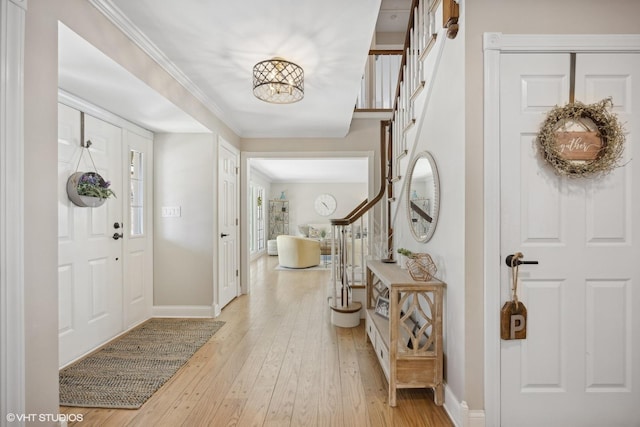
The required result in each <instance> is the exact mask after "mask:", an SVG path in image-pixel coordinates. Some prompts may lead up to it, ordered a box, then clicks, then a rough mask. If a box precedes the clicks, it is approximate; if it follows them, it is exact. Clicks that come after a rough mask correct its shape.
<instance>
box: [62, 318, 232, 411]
mask: <svg viewBox="0 0 640 427" xmlns="http://www.w3.org/2000/svg"><path fill="white" fill-rule="evenodd" d="M222 325H224V322H220V321H216V320H212V319H151V320H149V321H148V322H145V323H143V324H142V325H140V326H138V327H136V328H135V329H133V330H131V331H130V332H128V333H127V334H125V335H123V336H122V337H120V338H118V339H116V340H115V341H113V342H111V343H109V344H107V345H106V346H105V347H103V348H102V349H100V350H98V351H97V352H95V353H93V354H90V355H89V356H87V357H85V358H84V359H81V360H79V361H78V362H76V363H74V364H73V365H71V366H69V367H67V368H64V369H63V370H61V371H60V405H62V406H81V407H95V408H126V409H137V408H139V407H141V406H142V404H143V403H144V402H145V401H146V400H147V399H149V397H151V395H152V394H153V393H154V392H155V391H156V390H158V389H159V388H160V387H161V386H162V384H164V383H165V382H166V381H167V380H168V379H169V378H171V376H173V374H175V373H176V371H177V370H178V369H179V368H180V367H181V366H182V365H183V364H184V363H186V362H187V360H189V358H190V357H191V356H192V355H193V354H194V353H195V352H196V351H197V350H198V349H199V348H200V347H201V346H202V345H203V344H204V343H206V342H207V341H208V340H209V338H211V337H212V336H213V334H215V333H216V332H217V331H218V330H219V329H220V327H222Z"/></svg>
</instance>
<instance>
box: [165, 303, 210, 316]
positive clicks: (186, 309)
mask: <svg viewBox="0 0 640 427" xmlns="http://www.w3.org/2000/svg"><path fill="white" fill-rule="evenodd" d="M153 317H215V309H214V307H212V306H210V305H155V306H153Z"/></svg>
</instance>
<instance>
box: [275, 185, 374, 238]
mask: <svg viewBox="0 0 640 427" xmlns="http://www.w3.org/2000/svg"><path fill="white" fill-rule="evenodd" d="M367 190H368V187H367V184H366V183H342V184H340V183H304V184H302V183H281V182H278V183H273V184H272V185H271V193H270V197H269V198H270V199H277V198H279V197H280V192H281V191H285V193H286V196H287V200H289V234H292V235H296V234H298V229H297V227H298V225H304V224H325V223H326V224H327V225H329V220H330V219H332V218H343V217H344V216H346V215H347V214H348V213H349V212H351V211H352V210H353V209H354V208H355V207H356V206H358V204H360V202H362V201H363V200H364V199H366V198H367ZM323 193H329V194H331V195H332V196H333V197H335V198H336V211H335V212H334V213H333V214H332V215H330V216H328V217H326V216H321V215H318V214H317V213H316V211H315V209H314V206H313V205H314V202H315V200H316V197H318V196H319V195H320V194H323Z"/></svg>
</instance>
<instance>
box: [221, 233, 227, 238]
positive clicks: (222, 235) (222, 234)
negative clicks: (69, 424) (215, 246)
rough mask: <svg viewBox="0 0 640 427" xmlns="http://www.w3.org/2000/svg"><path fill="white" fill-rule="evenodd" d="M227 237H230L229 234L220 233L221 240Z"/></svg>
mask: <svg viewBox="0 0 640 427" xmlns="http://www.w3.org/2000/svg"><path fill="white" fill-rule="evenodd" d="M227 236H228V234H225V233H220V238H223V237H227Z"/></svg>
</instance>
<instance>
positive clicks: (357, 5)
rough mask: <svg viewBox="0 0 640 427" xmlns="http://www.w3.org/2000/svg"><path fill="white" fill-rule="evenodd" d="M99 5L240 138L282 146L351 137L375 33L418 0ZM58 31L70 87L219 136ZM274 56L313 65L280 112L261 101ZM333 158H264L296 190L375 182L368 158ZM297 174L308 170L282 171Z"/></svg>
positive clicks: (113, 0)
mask: <svg viewBox="0 0 640 427" xmlns="http://www.w3.org/2000/svg"><path fill="white" fill-rule="evenodd" d="M90 1H91V2H92V4H94V5H95V6H96V7H97V8H98V9H99V10H100V11H101V12H103V13H104V14H105V15H106V16H107V17H108V18H110V19H111V20H112V21H113V22H114V23H115V24H116V25H117V26H119V28H120V29H121V30H123V31H124V32H125V34H127V35H128V36H129V37H130V38H131V39H132V40H134V42H136V43H137V44H138V45H140V46H141V47H142V48H143V49H145V51H147V53H149V54H150V55H151V56H152V57H153V58H154V59H155V60H156V61H157V62H158V63H159V64H160V65H162V66H163V67H165V69H166V70H167V71H169V72H170V73H171V74H172V75H173V76H174V77H175V78H176V79H177V80H178V81H179V82H181V83H182V84H183V85H184V86H185V87H186V88H187V89H188V90H190V91H191V93H193V94H194V96H196V97H197V98H198V99H200V100H201V101H202V102H203V104H204V105H206V106H207V107H209V108H210V109H211V111H212V112H213V113H214V114H216V115H217V116H218V117H220V118H221V119H222V120H223V121H225V122H226V123H227V125H229V126H230V127H231V128H233V129H234V130H235V131H236V132H237V133H238V135H239V136H241V137H281V138H287V137H342V136H344V135H345V134H346V133H347V132H348V129H349V126H350V123H351V120H352V117H353V107H354V104H355V100H356V96H357V92H358V89H359V84H360V78H361V75H362V72H363V70H364V64H365V61H366V56H367V53H368V50H369V48H370V43H371V40H372V37H373V34H374V31H378V32H380V31H383V32H404V31H405V30H406V26H407V22H408V16H409V8H410V4H411V0H382V1H381V0H348V1H344V0H323V1H299V0H269V1H261V0H246V1H242V2H239V1H236V2H228V1H225V2H223V1H220V0H217V1H216V0H209V1H202V0H182V1H175V0H136V1H130V0H90ZM59 35H60V49H59V64H60V67H59V85H60V88H61V89H63V90H65V91H67V92H69V93H72V94H75V95H77V96H79V97H81V98H83V99H85V100H87V101H89V102H91V103H93V104H95V105H97V106H100V107H102V108H104V109H106V110H108V111H110V112H112V113H114V114H116V115H119V116H121V117H123V118H125V119H127V120H129V121H131V122H133V123H136V124H138V125H140V126H142V127H144V128H146V129H149V130H151V131H154V132H208V131H209V130H208V129H206V128H205V127H204V126H203V125H202V124H200V123H198V122H197V121H196V120H195V119H193V118H192V117H190V116H188V115H187V114H185V113H184V112H183V111H181V110H180V109H179V108H177V107H176V106H175V105H173V104H172V103H171V102H169V101H168V100H167V99H165V98H164V97H162V96H160V95H159V94H157V93H156V92H155V91H154V90H153V89H151V88H150V87H148V86H147V85H146V84H145V83H144V82H142V81H140V80H139V79H137V78H136V77H134V76H132V75H131V74H129V73H128V72H127V71H126V70H125V69H124V68H122V67H121V66H120V65H118V64H117V63H115V62H114V61H113V60H111V59H110V58H109V57H107V56H106V55H104V54H103V53H102V52H100V51H99V50H98V49H95V48H94V47H93V46H92V45H90V44H89V43H88V42H86V41H85V40H83V39H82V38H81V37H79V36H78V35H77V34H75V33H74V32H73V31H71V30H70V29H68V28H67V27H65V26H64V25H62V24H60V30H59ZM274 56H281V57H284V58H285V59H288V60H290V61H293V62H296V63H297V64H298V65H300V66H302V67H303V68H304V72H305V97H304V99H303V100H302V101H300V102H298V103H295V104H289V105H274V104H268V103H265V102H262V101H259V100H258V99H256V98H255V97H254V96H253V94H252V87H251V78H252V74H251V73H252V68H253V65H254V64H255V63H256V62H259V61H261V60H264V59H269V58H271V57H274ZM326 160H327V161H330V162H333V165H334V166H331V165H327V164H316V165H315V166H317V169H316V168H315V167H314V165H312V164H309V163H307V164H306V166H302V165H300V166H302V168H299V167H297V166H295V165H293V164H288V165H282V164H275V165H274V166H268V163H269V162H276V160H274V159H264V162H265V163H263V164H261V165H259V166H260V167H261V168H262V169H263V170H265V172H266V173H267V174H268V173H273V177H272V178H273V179H274V180H285V181H290V182H291V181H294V182H297V181H299V182H302V181H303V180H304V179H312V180H313V179H320V177H322V181H323V182H327V179H335V180H337V182H352V181H351V180H353V179H355V178H353V175H354V171H357V170H359V169H362V168H364V172H357V173H358V174H359V177H362V176H367V173H366V171H367V169H366V159H360V163H358V162H357V161H355V163H352V164H349V165H346V164H345V165H342V166H341V167H336V166H335V165H336V163H335V161H336V159H326ZM279 161H284V160H282V159H280V160H279ZM290 161H292V160H291V159H289V160H288V162H290ZM306 161H308V160H306ZM345 161H346V162H354V160H345ZM317 162H319V160H318V159H316V160H315V161H314V163H317ZM256 166H258V164H256ZM296 170H302V172H301V173H298V174H293V175H288V176H286V177H285V176H282V175H281V174H282V172H283V171H289V172H295V171H296ZM314 170H318V171H319V172H313V171H314ZM269 171H272V172H269ZM327 171H331V172H330V173H327ZM343 173H344V174H343ZM329 176H330V177H329ZM307 182H310V181H307Z"/></svg>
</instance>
